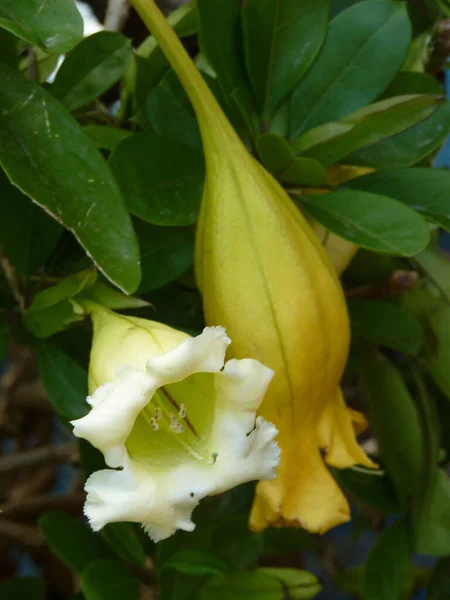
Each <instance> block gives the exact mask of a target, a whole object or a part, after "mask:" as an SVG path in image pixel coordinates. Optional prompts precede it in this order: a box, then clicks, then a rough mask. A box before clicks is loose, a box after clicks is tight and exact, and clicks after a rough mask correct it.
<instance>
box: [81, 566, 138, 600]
mask: <svg viewBox="0 0 450 600" xmlns="http://www.w3.org/2000/svg"><path fill="white" fill-rule="evenodd" d="M81 589H82V590H83V594H84V597H85V598H86V600H138V594H139V579H138V578H137V577H136V576H135V575H133V574H132V573H131V572H130V571H129V570H128V569H127V567H126V566H125V565H124V564H123V563H121V562H118V561H113V560H97V561H95V562H93V563H91V564H90V565H88V566H87V567H86V568H85V569H84V571H83V573H82V575H81Z"/></svg>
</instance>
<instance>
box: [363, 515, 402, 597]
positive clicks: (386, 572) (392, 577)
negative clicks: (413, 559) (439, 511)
mask: <svg viewBox="0 0 450 600" xmlns="http://www.w3.org/2000/svg"><path fill="white" fill-rule="evenodd" d="M410 552H411V550H410V542H409V532H408V525H407V522H406V520H404V519H401V520H399V521H397V522H396V523H394V524H393V525H391V526H390V527H389V528H388V529H385V530H384V531H383V532H382V533H381V535H380V536H379V538H378V539H377V541H376V542H375V545H374V546H373V548H372V549H371V550H370V552H369V555H368V557H367V559H366V563H365V572H364V593H363V597H364V600H400V598H401V597H402V595H401V594H402V591H403V587H404V585H405V584H406V582H407V578H408V564H409V555H410Z"/></svg>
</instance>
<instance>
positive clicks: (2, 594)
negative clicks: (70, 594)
mask: <svg viewBox="0 0 450 600" xmlns="http://www.w3.org/2000/svg"><path fill="white" fill-rule="evenodd" d="M45 598H46V593H45V582H44V581H43V580H42V579H38V578H37V577H16V578H15V579H11V580H10V581H5V582H2V583H1V584H0V600H45Z"/></svg>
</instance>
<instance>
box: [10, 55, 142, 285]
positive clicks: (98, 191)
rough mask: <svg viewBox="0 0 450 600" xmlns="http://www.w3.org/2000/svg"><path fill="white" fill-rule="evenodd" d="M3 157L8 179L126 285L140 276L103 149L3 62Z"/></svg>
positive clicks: (131, 236) (115, 280) (132, 239)
mask: <svg viewBox="0 0 450 600" xmlns="http://www.w3.org/2000/svg"><path fill="white" fill-rule="evenodd" d="M0 77H1V79H2V81H3V85H2V86H1V88H0V102H1V105H2V113H1V115H0V162H1V163H2V165H3V168H4V169H5V171H6V173H7V174H8V176H9V178H10V179H11V181H12V182H13V183H14V184H15V185H17V186H18V187H19V188H20V189H21V190H22V191H23V192H25V193H26V194H27V195H29V196H30V197H32V199H33V200H34V201H35V202H37V203H38V204H40V205H41V206H43V207H45V209H46V210H47V211H48V212H49V213H50V214H51V215H52V216H53V217H54V218H55V219H56V220H57V221H60V222H61V223H63V225H65V227H67V228H68V229H70V230H71V231H72V232H73V233H74V235H75V236H76V238H77V239H78V241H79V242H80V244H81V245H82V246H83V247H84V248H85V250H86V251H87V253H88V254H89V255H90V256H91V257H92V259H93V260H94V262H95V263H96V264H97V265H98V267H99V269H100V270H101V271H102V272H103V273H104V274H105V275H106V277H107V278H108V279H110V280H111V281H112V282H113V283H115V284H116V285H117V286H118V287H120V288H121V289H122V290H124V291H126V292H129V293H131V292H133V291H134V290H135V289H136V288H137V286H138V284H139V280H140V269H139V253H138V247H137V241H136V237H135V234H134V231H133V228H132V225H131V221H130V218H129V216H128V214H127V212H126V209H125V206H124V203H123V200H122V197H121V195H120V192H119V188H118V186H117V184H116V182H115V180H114V177H113V175H112V173H111V171H110V169H109V168H108V166H107V165H106V164H105V162H104V160H103V158H102V156H101V154H100V153H99V152H98V150H97V149H96V148H95V146H94V145H93V144H92V142H91V141H90V140H89V138H88V137H87V136H86V135H85V134H84V133H83V132H82V130H81V128H80V126H79V125H78V123H77V122H76V121H75V119H73V117H72V116H71V115H70V114H69V113H68V112H67V111H66V109H65V108H63V107H62V106H61V104H60V103H59V102H58V101H57V100H55V99H54V98H53V96H51V95H50V94H49V93H48V92H46V91H45V90H43V89H42V88H41V87H39V86H37V85H36V84H35V83H33V82H31V81H28V80H26V79H25V78H24V77H22V76H21V75H19V74H18V73H16V72H15V71H12V70H10V69H8V68H7V67H5V66H2V65H0Z"/></svg>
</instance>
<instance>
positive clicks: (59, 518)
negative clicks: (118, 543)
mask: <svg viewBox="0 0 450 600" xmlns="http://www.w3.org/2000/svg"><path fill="white" fill-rule="evenodd" d="M39 529H40V530H41V532H42V535H43V536H44V537H45V539H46V541H47V543H48V545H49V546H50V548H51V550H52V551H53V552H54V553H55V554H56V555H57V556H58V558H60V559H61V560H62V561H63V562H64V563H65V564H66V565H67V566H69V567H70V568H71V569H73V570H74V571H76V572H77V573H82V571H83V569H85V568H86V567H88V566H89V564H90V563H92V562H93V561H96V560H100V559H107V558H113V557H114V553H113V551H112V550H111V549H110V548H109V546H108V545H107V544H106V543H105V542H104V541H103V540H102V538H101V537H100V535H99V534H98V533H94V532H93V531H92V530H91V529H90V528H89V527H88V526H87V525H85V524H84V523H82V522H81V521H79V520H78V519H75V518H74V517H71V516H70V515H68V514H66V513H64V512H62V511H51V512H47V513H46V514H44V515H43V516H42V517H40V519H39Z"/></svg>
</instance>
